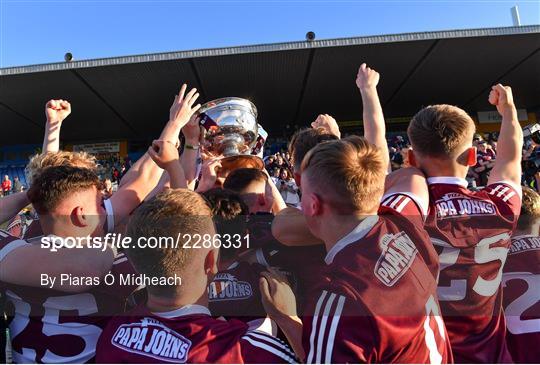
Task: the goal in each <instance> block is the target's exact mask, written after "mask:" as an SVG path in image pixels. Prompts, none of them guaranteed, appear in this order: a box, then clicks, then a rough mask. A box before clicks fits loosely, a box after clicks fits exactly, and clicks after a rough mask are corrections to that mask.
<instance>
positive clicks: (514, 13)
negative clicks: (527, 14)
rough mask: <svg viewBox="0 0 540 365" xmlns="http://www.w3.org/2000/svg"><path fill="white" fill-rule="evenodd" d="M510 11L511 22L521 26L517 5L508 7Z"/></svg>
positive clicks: (515, 25)
mask: <svg viewBox="0 0 540 365" xmlns="http://www.w3.org/2000/svg"><path fill="white" fill-rule="evenodd" d="M510 13H512V23H514V27H519V26H521V21H520V20H519V9H518V6H517V5H516V6H514V7H512V9H510Z"/></svg>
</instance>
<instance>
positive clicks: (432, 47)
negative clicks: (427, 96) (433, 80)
mask: <svg viewBox="0 0 540 365" xmlns="http://www.w3.org/2000/svg"><path fill="white" fill-rule="evenodd" d="M439 42H440V41H439V40H436V41H434V42H433V44H432V45H431V46H430V47H429V48H428V50H427V51H426V52H425V53H424V54H423V55H422V56H420V58H419V59H418V62H416V64H415V65H414V66H413V67H412V69H411V71H410V72H409V73H408V74H407V76H405V78H404V79H403V80H402V81H401V82H400V84H399V85H398V87H397V88H396V90H394V92H393V93H392V95H390V97H389V98H388V99H386V101H385V102H384V103H383V110H384V109H385V108H386V107H387V106H388V105H389V104H390V103H391V102H392V101H393V100H394V99H395V98H396V96H397V94H399V92H400V91H401V89H403V87H404V86H405V84H406V83H407V82H408V81H409V79H410V78H411V77H412V76H413V75H414V74H415V73H416V71H418V69H419V68H420V66H422V65H423V64H424V63H425V62H426V61H427V59H428V57H429V55H430V54H431V53H432V52H433V50H434V49H435V47H437V45H438V44H439Z"/></svg>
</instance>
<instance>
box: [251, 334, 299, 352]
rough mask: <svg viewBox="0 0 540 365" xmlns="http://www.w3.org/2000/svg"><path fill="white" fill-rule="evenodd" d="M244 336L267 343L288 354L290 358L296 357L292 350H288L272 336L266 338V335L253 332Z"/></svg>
mask: <svg viewBox="0 0 540 365" xmlns="http://www.w3.org/2000/svg"><path fill="white" fill-rule="evenodd" d="M246 336H250V337H254V338H255V339H259V340H263V341H266V342H269V343H270V344H272V345H274V346H275V347H277V348H278V349H279V350H281V351H284V352H286V353H288V354H289V356H292V357H295V356H296V355H295V354H294V352H292V350H290V349H289V347H288V346H287V345H285V344H284V343H281V342H280V341H279V340H278V339H277V338H275V337H273V336H268V335H267V334H266V333H257V332H255V331H250V332H248V333H247V334H246Z"/></svg>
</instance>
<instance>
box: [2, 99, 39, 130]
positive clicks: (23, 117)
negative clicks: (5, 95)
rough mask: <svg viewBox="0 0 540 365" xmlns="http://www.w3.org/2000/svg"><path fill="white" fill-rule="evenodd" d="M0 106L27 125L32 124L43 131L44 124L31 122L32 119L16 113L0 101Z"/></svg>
mask: <svg viewBox="0 0 540 365" xmlns="http://www.w3.org/2000/svg"><path fill="white" fill-rule="evenodd" d="M0 106H3V107H4V108H6V109H7V110H9V111H10V112H12V113H13V114H16V115H17V116H18V117H20V118H22V119H24V120H26V121H27V122H28V123H30V124H33V125H35V126H36V127H38V128H39V129H41V130H45V123H43V124H40V123H38V122H35V121H33V120H32V119H30V118H28V117H27V116H25V115H23V114H21V113H19V112H18V111H16V110H15V109H13V108H12V107H10V106H9V105H7V104H4V103H3V102H1V101H0Z"/></svg>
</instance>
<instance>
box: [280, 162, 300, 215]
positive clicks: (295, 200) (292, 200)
mask: <svg viewBox="0 0 540 365" xmlns="http://www.w3.org/2000/svg"><path fill="white" fill-rule="evenodd" d="M279 177H280V180H279V184H278V188H279V192H280V193H281V196H282V197H283V200H284V201H285V204H287V205H288V206H293V207H296V206H298V204H299V203H300V197H299V196H298V190H299V189H298V186H297V185H296V182H295V181H294V179H293V177H292V174H291V173H290V172H289V170H288V169H281V171H280V173H279Z"/></svg>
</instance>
